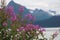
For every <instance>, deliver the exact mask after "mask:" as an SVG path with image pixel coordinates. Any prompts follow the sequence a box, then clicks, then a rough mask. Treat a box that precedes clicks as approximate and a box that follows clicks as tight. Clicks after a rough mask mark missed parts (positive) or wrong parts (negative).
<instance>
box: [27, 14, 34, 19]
mask: <svg viewBox="0 0 60 40" xmlns="http://www.w3.org/2000/svg"><path fill="white" fill-rule="evenodd" d="M26 18H28V19H30V20H32V19H34V18H33V16H32V14H27V15H26Z"/></svg>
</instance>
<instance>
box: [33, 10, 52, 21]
mask: <svg viewBox="0 0 60 40" xmlns="http://www.w3.org/2000/svg"><path fill="white" fill-rule="evenodd" d="M32 15H33V16H35V18H36V21H39V20H45V19H49V18H51V17H52V15H51V14H49V13H48V12H46V11H44V10H42V9H35V10H34V11H33V13H32Z"/></svg>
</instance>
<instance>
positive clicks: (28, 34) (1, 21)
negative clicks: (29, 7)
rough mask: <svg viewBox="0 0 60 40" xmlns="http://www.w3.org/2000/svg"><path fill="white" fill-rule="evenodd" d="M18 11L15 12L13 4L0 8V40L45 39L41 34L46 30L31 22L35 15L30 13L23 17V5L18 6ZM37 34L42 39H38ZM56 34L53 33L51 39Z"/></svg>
mask: <svg viewBox="0 0 60 40" xmlns="http://www.w3.org/2000/svg"><path fill="white" fill-rule="evenodd" d="M18 11H19V13H18V14H16V13H15V12H14V7H13V6H9V7H5V6H2V8H0V40H47V38H45V37H44V34H43V32H44V31H46V30H45V29H44V28H41V26H39V25H33V24H32V22H33V21H34V20H35V17H34V16H33V15H31V14H30V13H28V14H26V15H25V16H24V17H23V16H22V15H23V12H24V6H20V8H19V9H18ZM38 35H41V36H42V39H39V37H38ZM57 35H58V34H57V33H54V34H53V35H52V40H53V39H54V38H55V37H56V36H57Z"/></svg>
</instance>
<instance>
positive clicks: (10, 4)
mask: <svg viewBox="0 0 60 40" xmlns="http://www.w3.org/2000/svg"><path fill="white" fill-rule="evenodd" d="M9 6H14V11H15V13H16V14H18V13H19V11H18V9H19V7H20V6H23V5H20V4H17V3H15V2H14V1H10V2H9V3H8V5H7V7H9ZM28 13H30V12H29V11H28V9H27V8H26V7H24V12H23V15H26V14H28Z"/></svg>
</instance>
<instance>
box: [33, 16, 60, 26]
mask: <svg viewBox="0 0 60 40" xmlns="http://www.w3.org/2000/svg"><path fill="white" fill-rule="evenodd" d="M34 24H39V25H41V26H43V27H60V16H53V17H52V18H50V19H47V20H42V21H36V22H34Z"/></svg>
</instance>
